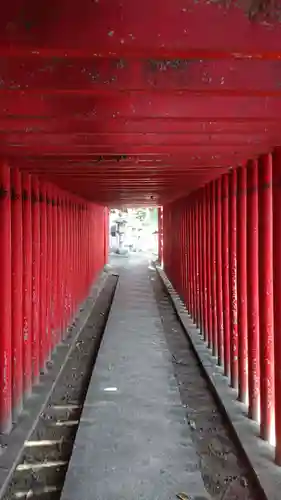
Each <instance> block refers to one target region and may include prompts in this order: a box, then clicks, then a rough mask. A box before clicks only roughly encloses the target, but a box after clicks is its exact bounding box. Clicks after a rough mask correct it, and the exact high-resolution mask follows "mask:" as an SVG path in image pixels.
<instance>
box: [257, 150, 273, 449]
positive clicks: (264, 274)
mask: <svg viewBox="0 0 281 500" xmlns="http://www.w3.org/2000/svg"><path fill="white" fill-rule="evenodd" d="M272 243H273V242H272V160H271V155H265V156H262V157H261V158H260V160H259V306H260V307H259V316H260V356H261V359H260V374H261V381H260V384H261V386H260V397H261V437H262V438H263V439H265V440H267V441H269V440H270V439H271V432H272V427H273V425H274V364H273V363H274V357H273V283H272V279H273V269H272V252H273V248H272ZM274 271H275V270H274Z"/></svg>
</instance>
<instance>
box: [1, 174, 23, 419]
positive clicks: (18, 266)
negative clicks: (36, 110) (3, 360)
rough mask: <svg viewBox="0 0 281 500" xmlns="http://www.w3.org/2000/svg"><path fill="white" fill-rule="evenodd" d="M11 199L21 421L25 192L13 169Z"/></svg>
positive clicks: (15, 394)
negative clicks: (23, 213)
mask: <svg viewBox="0 0 281 500" xmlns="http://www.w3.org/2000/svg"><path fill="white" fill-rule="evenodd" d="M11 200H12V201H11V230H12V240H11V241H12V246H11V249H12V254H11V255H12V296H11V304H12V413H13V420H17V417H18V415H19V414H20V413H21V411H22V408H23V364H22V363H23V360H22V354H23V350H22V346H23V316H22V273H23V266H22V258H23V255H22V189H21V174H20V172H19V170H18V169H12V170H11ZM1 244H2V243H1Z"/></svg>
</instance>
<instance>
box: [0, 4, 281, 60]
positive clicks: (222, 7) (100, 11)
mask: <svg viewBox="0 0 281 500" xmlns="http://www.w3.org/2000/svg"><path fill="white" fill-rule="evenodd" d="M266 5H267V4H266ZM275 8H276V6H275V4H273V3H270V4H269V5H268V7H267V9H268V10H269V12H270V18H271V19H273V21H272V27H271V29H268V22H267V23H264V24H263V23H259V21H260V20H262V18H263V17H264V18H265V20H267V19H268V12H267V11H266V9H265V12H263V13H262V14H260V15H259V11H258V9H257V8H256V4H255V3H252V2H250V3H246V4H244V3H242V4H241V6H240V4H234V2H231V3H230V4H229V5H227V6H226V4H225V3H223V2H222V3H221V2H216V3H215V4H212V3H207V2H205V1H200V2H198V3H194V2H193V1H192V0H166V1H165V3H163V2H162V1H161V0H155V1H154V2H151V1H150V0H143V1H142V2H137V3H136V2H132V1H131V0H123V1H122V4H120V3H118V2H112V0H103V1H99V2H89V1H88V0H80V1H79V2H69V0H61V1H60V2H59V3H58V2H56V1H55V0H41V2H37V1H36V0H14V1H13V2H5V3H4V4H3V6H2V7H1V18H0V43H1V45H2V50H3V51H4V50H6V51H7V50H8V49H10V53H11V55H12V54H14V55H17V56H18V55H19V53H24V54H25V56H26V55H27V54H31V55H32V53H33V52H34V53H35V54H34V56H39V57H40V56H41V57H42V55H43V53H44V52H45V54H46V53H48V56H50V55H56V56H58V55H60V56H65V55H67V54H70V53H71V50H72V51H74V52H76V54H79V52H81V55H83V54H84V53H85V50H87V51H88V52H89V53H92V54H97V56H99V55H100V54H102V55H111V54H118V55H119V54H132V55H133V54H141V55H146V56H148V57H155V56H157V55H160V54H163V55H164V54H165V55H169V54H172V55H173V56H176V55H177V56H178V57H191V56H192V54H194V53H197V54H198V53H199V54H201V55H203V54H204V56H205V57H206V56H207V55H209V57H211V58H212V57H214V55H216V56H217V57H218V56H219V55H220V54H222V53H223V52H224V53H228V54H232V55H233V56H234V57H246V56H254V57H258V58H264V57H270V58H273V57H276V58H278V57H279V56H280V37H281V27H280V25H279V24H278V23H276V24H275V25H274V18H276V17H277V15H278V11H277V8H276V13H275V11H274V9H275ZM260 18H261V19H260ZM78 26H82V27H83V29H81V30H78V29H77V27H78ZM199 27H200V29H199ZM73 34H75V36H73ZM203 34H204V36H202V35H203ZM19 44H20V45H19ZM45 47H48V49H45V50H44V48H45ZM58 47H59V49H58ZM92 48H94V50H93V49H92ZM6 53H7V52H6ZM201 55H200V56H199V57H201Z"/></svg>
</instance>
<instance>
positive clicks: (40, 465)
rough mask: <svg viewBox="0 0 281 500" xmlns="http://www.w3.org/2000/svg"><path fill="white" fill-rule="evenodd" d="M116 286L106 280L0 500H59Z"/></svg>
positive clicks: (114, 277) (113, 277)
mask: <svg viewBox="0 0 281 500" xmlns="http://www.w3.org/2000/svg"><path fill="white" fill-rule="evenodd" d="M116 284H117V277H116V276H112V275H111V276H109V277H108V279H107V282H106V285H105V287H104V289H103V290H102V291H101V293H100V295H99V297H98V299H97V301H96V303H95V305H94V308H93V311H92V313H91V315H90V317H89V320H88V321H87V324H86V325H85V327H84V329H83V330H82V332H81V334H80V336H79V338H78V340H77V341H76V345H75V348H74V350H73V351H72V353H71V355H70V357H69V359H68V361H67V363H66V366H65V368H64V370H63V372H62V375H61V377H60V378H59V380H58V383H57V385H56V387H55V389H54V391H53V393H52V395H51V397H50V400H49V402H48V404H47V406H46V408H45V411H44V412H42V413H41V415H40V419H39V422H38V425H37V426H36V428H35V430H34V432H33V435H32V436H31V438H30V441H29V442H28V443H26V446H25V449H24V453H23V455H22V458H21V461H20V463H19V465H18V467H17V469H16V471H15V473H14V475H13V477H12V480H11V482H10V485H9V487H8V489H7V492H6V494H5V496H4V500H12V499H21V498H22V499H27V498H32V499H34V500H37V499H38V500H58V499H59V498H60V494H61V490H62V487H63V483H64V478H65V474H66V471H67V467H68V463H69V459H70V456H71V452H72V447H73V443H74V439H75V435H76V431H77V428H78V424H79V419H80V415H81V412H82V408H83V402H84V399H85V396H86V392H87V388H88V384H89V381H90V377H91V375H92V370H93V366H94V363H95V359H96V356H97V353H98V349H99V345H100V341H101V338H102V335H103V332H104V328H105V325H106V321H107V316H108V313H109V310H110V306H111V302H112V298H113V295H114V291H115V286H116Z"/></svg>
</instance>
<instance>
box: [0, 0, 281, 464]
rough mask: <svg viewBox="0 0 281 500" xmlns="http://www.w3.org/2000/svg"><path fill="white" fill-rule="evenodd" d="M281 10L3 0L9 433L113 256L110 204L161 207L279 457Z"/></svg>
mask: <svg viewBox="0 0 281 500" xmlns="http://www.w3.org/2000/svg"><path fill="white" fill-rule="evenodd" d="M280 16H281V7H280V6H279V5H278V2H275V3H274V2H269V1H259V0H256V1H244V0H241V1H240V2H232V1H230V2H224V1H221V2H220V1H214V2H208V1H205V0H199V1H193V0H166V1H165V2H164V3H163V2H162V1H160V0H153V1H152V0H143V1H142V2H132V1H131V0H122V2H120V3H119V2H112V0H93V1H89V0H80V1H79V2H70V1H69V0H42V1H41V2H38V1H37V0H10V2H6V3H5V4H4V5H3V6H2V8H1V16H0V256H1V258H0V276H1V289H0V290H1V291H0V338H1V346H0V430H1V432H5V433H9V432H10V430H11V428H12V422H13V420H16V419H17V417H18V415H19V414H20V412H21V411H22V408H23V402H24V401H26V400H28V397H29V396H30V394H31V391H32V387H33V386H34V385H35V384H36V383H37V382H38V378H39V373H40V371H42V370H45V369H46V364H47V362H48V360H49V359H50V356H51V353H52V351H53V350H54V349H55V348H56V346H57V345H58V344H59V342H60V341H61V339H62V337H63V335H64V334H65V333H64V332H66V329H67V326H68V325H69V323H70V322H71V320H72V318H73V316H74V314H75V312H76V310H77V308H78V307H79V305H80V304H81V303H82V302H83V300H84V299H85V298H86V297H87V295H88V292H89V289H90V287H91V285H92V284H93V283H94V281H95V279H96V278H97V276H98V275H99V273H100V271H101V270H102V269H103V266H104V264H105V263H106V262H107V247H108V238H107V235H108V207H111V206H114V207H116V206H122V207H124V206H132V205H134V206H150V205H154V206H158V207H160V208H159V258H160V260H161V262H163V264H164V269H165V271H166V273H167V275H168V277H169V279H170V280H171V282H172V284H173V285H174V287H175V289H176V290H177V291H178V293H179V294H180V296H181V297H182V299H183V300H184V302H185V304H186V307H187V309H188V311H189V313H190V315H191V316H192V318H193V320H194V322H195V323H196V324H197V325H198V327H199V328H200V329H201V332H202V333H203V335H204V338H205V340H206V342H207V343H208V346H209V347H210V349H212V352H213V355H214V356H215V357H216V358H217V363H218V364H219V365H221V366H222V367H223V369H224V373H225V376H226V377H228V378H229V383H230V385H231V386H232V387H233V388H235V389H236V390H237V394H238V398H239V400H240V401H242V402H244V403H245V404H247V405H248V407H249V418H251V419H253V420H255V421H256V422H260V433H261V437H262V438H263V439H264V440H266V441H269V442H271V443H274V442H276V462H277V463H278V464H279V465H281V375H280V369H281V368H280V367H281V337H280V335H281V307H280V304H281V302H280V301H281V265H280V259H281V215H280V206H281V153H280V149H279V147H280V146H281V132H280V131H281V25H280ZM171 235H172V237H171Z"/></svg>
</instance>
